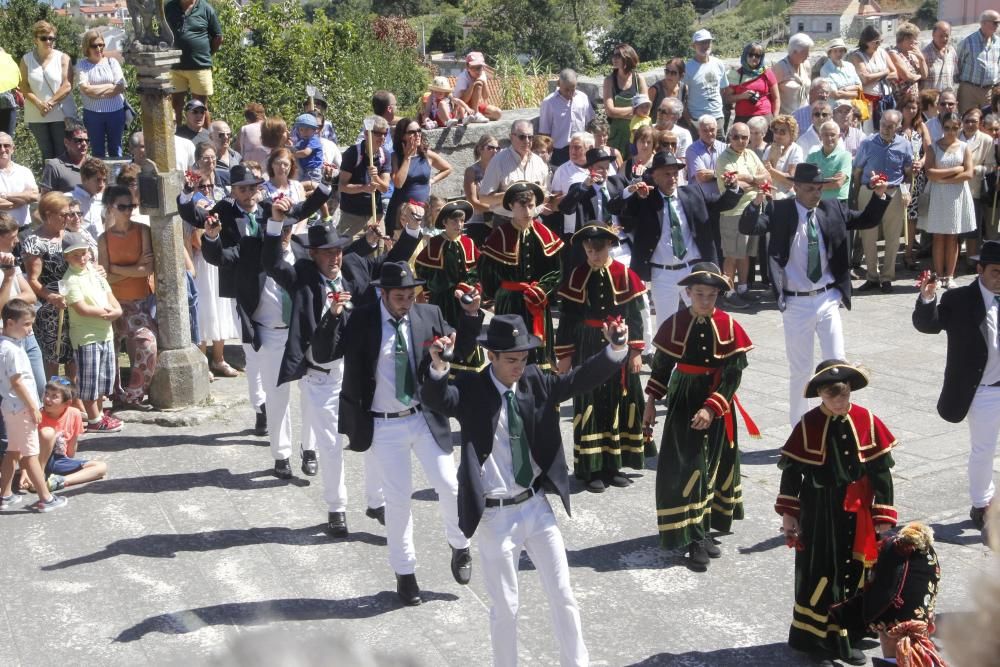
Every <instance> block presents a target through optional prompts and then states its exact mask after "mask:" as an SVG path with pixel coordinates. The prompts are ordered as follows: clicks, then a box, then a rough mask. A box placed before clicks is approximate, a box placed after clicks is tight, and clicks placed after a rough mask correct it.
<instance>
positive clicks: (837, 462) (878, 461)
mask: <svg viewBox="0 0 1000 667" xmlns="http://www.w3.org/2000/svg"><path fill="white" fill-rule="evenodd" d="M867 385H868V376H867V375H866V374H865V373H864V372H863V371H862V370H861V369H859V368H857V367H855V366H852V365H851V364H849V363H847V362H846V361H841V360H839V359H832V360H828V361H824V362H822V363H820V364H819V366H817V367H816V374H815V375H813V377H812V378H811V379H810V380H809V383H808V384H807V385H806V388H805V396H806V398H815V397H817V396H818V397H819V398H821V399H822V401H823V403H822V405H819V406H817V407H815V408H813V409H812V410H810V411H809V412H807V413H806V414H805V415H803V416H802V419H801V421H800V422H799V423H798V424H797V425H796V426H795V428H794V429H793V430H792V434H791V436H789V438H788V441H787V442H785V446H784V447H782V448H781V458H780V459H779V460H778V468H779V469H781V486H780V489H779V491H778V499H777V501H776V502H775V504H774V509H775V511H776V512H777V513H778V514H780V515H781V516H782V521H783V530H784V533H785V539H786V541H787V542H788V545H789V546H790V547H794V548H795V549H796V551H795V607H794V609H793V611H792V625H791V627H790V629H789V631H788V644H789V646H791V647H792V648H794V649H796V650H799V651H804V652H806V653H809V654H812V655H813V656H815V657H816V658H817V659H819V660H827V661H831V660H843V661H844V662H847V663H848V664H851V665H864V664H867V659H866V658H865V655H864V653H862V652H861V650H860V649H858V648H855V647H854V645H853V644H854V643H856V641H859V640H860V637H853V638H852V637H849V635H848V632H847V630H845V629H843V628H842V627H841V626H840V625H838V624H837V623H836V621H835V619H833V618H831V616H830V611H831V607H833V606H834V605H837V604H839V603H842V602H844V601H846V600H848V599H849V598H851V597H852V596H853V595H854V594H855V593H856V592H857V591H858V587H859V586H860V585H861V584H862V583H863V582H864V580H865V577H866V574H867V572H868V571H869V569H870V568H871V566H872V565H873V564H874V563H875V561H876V559H877V558H878V553H879V552H878V539H879V536H880V535H881V534H883V533H885V532H887V531H888V530H889V529H890V528H891V527H892V526H894V525H895V524H896V510H895V508H894V507H893V505H892V502H893V501H892V496H893V488H892V474H891V473H890V472H889V471H890V468H892V466H893V461H892V454H891V453H890V452H891V450H892V448H893V447H894V446H895V445H896V438H895V437H893V435H892V433H890V432H889V429H887V428H886V427H885V425H884V424H883V423H882V421H881V420H880V419H879V418H878V417H876V416H875V415H874V414H872V413H871V411H869V410H867V409H865V408H863V407H861V406H860V405H855V404H852V403H851V393H852V392H853V391H857V390H858V389H861V388H863V387H865V386H867ZM852 639H853V640H854V641H853V642H852Z"/></svg>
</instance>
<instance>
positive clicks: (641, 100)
mask: <svg viewBox="0 0 1000 667" xmlns="http://www.w3.org/2000/svg"><path fill="white" fill-rule="evenodd" d="M642 104H652V102H650V101H649V95H646V94H645V93H639V94H638V95H633V96H632V108H633V109H634V108H636V107H637V106H640V105H642Z"/></svg>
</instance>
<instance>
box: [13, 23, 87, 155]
mask: <svg viewBox="0 0 1000 667" xmlns="http://www.w3.org/2000/svg"><path fill="white" fill-rule="evenodd" d="M31 32H32V35H33V36H34V40H35V46H34V48H32V49H31V50H30V51H28V52H27V53H25V54H24V56H23V57H22V58H21V84H20V90H21V93H23V94H24V102H25V104H24V122H26V123H27V124H28V129H29V130H31V133H32V134H33V135H35V141H36V142H38V150H39V151H40V152H41V154H42V159H43V160H49V159H52V158H54V157H56V156H57V155H59V154H60V153H62V152H63V135H64V132H65V130H64V128H65V124H64V121H65V119H66V118H67V117H71V118H75V117H76V106H75V105H74V103H73V98H72V97H71V94H72V92H73V85H72V83H71V81H72V74H71V73H72V70H73V66H72V64H70V61H69V56H68V55H66V54H65V53H63V52H62V51H60V50H58V49H56V48H55V44H56V27H55V26H54V25H52V24H51V23H49V22H48V21H37V22H36V23H35V25H33V26H32V28H31Z"/></svg>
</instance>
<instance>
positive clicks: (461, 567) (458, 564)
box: [451, 547, 472, 586]
mask: <svg viewBox="0 0 1000 667" xmlns="http://www.w3.org/2000/svg"><path fill="white" fill-rule="evenodd" d="M451 576H453V577H455V581H457V582H458V583H459V584H461V585H463V586H466V585H468V583H469V581H471V580H472V554H470V553H469V547H465V548H464V549H456V548H455V547H452V548H451Z"/></svg>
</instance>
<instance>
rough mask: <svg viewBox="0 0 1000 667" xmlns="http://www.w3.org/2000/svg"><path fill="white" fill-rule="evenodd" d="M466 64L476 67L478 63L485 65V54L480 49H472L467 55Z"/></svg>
mask: <svg viewBox="0 0 1000 667" xmlns="http://www.w3.org/2000/svg"><path fill="white" fill-rule="evenodd" d="M465 64H466V65H469V66H471V67H476V66H478V65H485V64H486V59H485V58H483V54H482V53H481V52H479V51H470V52H469V55H467V56H465Z"/></svg>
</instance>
